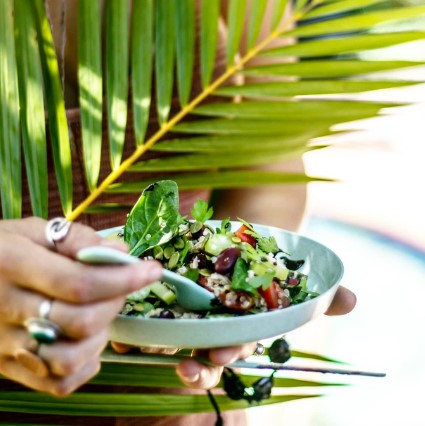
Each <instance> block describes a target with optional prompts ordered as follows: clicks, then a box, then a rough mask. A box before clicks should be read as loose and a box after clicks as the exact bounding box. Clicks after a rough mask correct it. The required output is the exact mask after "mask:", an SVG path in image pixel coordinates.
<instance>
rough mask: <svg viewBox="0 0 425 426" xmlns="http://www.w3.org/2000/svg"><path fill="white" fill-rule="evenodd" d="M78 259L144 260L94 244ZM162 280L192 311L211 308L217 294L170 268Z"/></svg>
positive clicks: (133, 261) (178, 300) (105, 261)
mask: <svg viewBox="0 0 425 426" xmlns="http://www.w3.org/2000/svg"><path fill="white" fill-rule="evenodd" d="M77 259H78V260H79V261H81V262H84V263H94V264H119V265H122V264H130V263H139V262H142V260H140V259H139V258H138V257H135V256H131V255H130V254H127V253H124V252H122V251H118V250H115V249H112V248H109V247H101V246H92V247H86V248H83V249H81V250H80V251H79V252H78V253H77ZM161 281H165V282H166V283H168V284H171V285H173V286H174V289H175V292H176V298H177V302H178V303H179V305H181V306H182V307H183V308H185V309H189V310H191V311H205V310H208V309H210V308H211V302H212V301H213V300H214V299H215V296H214V294H213V293H211V292H210V291H208V290H206V289H205V288H203V287H201V286H200V285H198V284H197V283H195V282H194V281H192V280H190V279H189V278H186V277H184V276H182V275H180V274H177V273H176V272H172V271H170V270H168V269H163V270H162V278H161Z"/></svg>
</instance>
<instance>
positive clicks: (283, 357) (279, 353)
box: [269, 339, 291, 364]
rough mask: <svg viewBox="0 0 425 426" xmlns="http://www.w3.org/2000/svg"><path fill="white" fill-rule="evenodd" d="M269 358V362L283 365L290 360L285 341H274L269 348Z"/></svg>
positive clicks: (287, 345) (289, 352)
mask: <svg viewBox="0 0 425 426" xmlns="http://www.w3.org/2000/svg"><path fill="white" fill-rule="evenodd" d="M269 358H270V361H271V362H279V363H281V364H283V363H284V362H286V361H288V359H289V358H291V350H290V349H289V344H288V342H287V341H286V340H285V339H277V340H275V341H274V342H273V343H272V345H271V346H270V348H269Z"/></svg>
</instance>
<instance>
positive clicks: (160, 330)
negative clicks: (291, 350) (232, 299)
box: [100, 220, 344, 348]
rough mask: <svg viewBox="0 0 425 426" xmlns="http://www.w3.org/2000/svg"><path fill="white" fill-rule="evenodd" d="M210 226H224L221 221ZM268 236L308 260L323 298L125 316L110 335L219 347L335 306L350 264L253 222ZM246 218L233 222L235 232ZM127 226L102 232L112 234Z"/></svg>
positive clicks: (288, 327) (311, 280)
mask: <svg viewBox="0 0 425 426" xmlns="http://www.w3.org/2000/svg"><path fill="white" fill-rule="evenodd" d="M208 224H209V225H211V226H213V227H214V228H216V227H220V224H221V221H218V220H216V221H214V220H211V221H209V222H208ZM252 225H253V227H254V229H255V230H256V231H257V232H258V233H259V234H260V235H262V236H264V237H269V236H273V237H275V238H276V241H277V244H278V246H279V247H280V248H282V249H283V250H285V251H286V252H287V253H289V257H290V258H292V259H304V260H305V264H304V265H303V267H302V268H301V269H300V271H301V272H303V273H305V274H307V275H308V288H309V289H310V290H312V291H315V292H317V293H319V296H317V297H315V298H314V299H311V300H308V301H306V302H303V303H300V304H299V305H293V306H289V307H288V308H285V309H280V310H276V311H271V312H264V313H260V314H255V315H247V316H241V317H223V318H209V319H178V320H167V319H158V318H140V317H139V318H135V317H127V316H124V315H119V316H118V317H117V318H116V319H115V320H114V321H113V322H112V324H111V327H110V339H111V340H113V341H116V342H121V343H126V344H129V345H135V346H151V347H162V348H166V347H178V348H214V347H223V346H233V345H239V344H243V343H248V342H254V341H258V340H262V339H267V338H272V337H275V336H279V335H282V334H285V333H288V332H290V331H293V330H295V329H297V328H299V327H301V326H302V325H304V324H306V323H307V322H309V321H312V320H313V319H314V318H316V317H318V316H319V315H322V314H324V313H325V312H326V310H327V309H328V307H329V305H330V304H331V302H332V300H333V297H334V295H335V292H336V290H337V288H338V283H339V281H340V280H341V278H342V275H343V272H344V267H343V264H342V262H341V260H340V258H339V257H338V256H337V255H336V254H335V253H334V252H333V251H332V250H330V249H329V248H328V247H326V246H324V245H323V244H321V243H319V242H317V241H314V240H312V239H310V238H307V237H305V236H302V235H300V234H296V233H293V232H289V231H285V230H283V229H279V228H275V227H272V226H265V225H257V224H252ZM239 227H240V222H232V230H236V229H237V228H239ZM121 229H122V227H117V228H110V229H107V230H103V231H100V234H101V235H103V236H107V235H110V234H113V233H117V232H118V231H119V230H121Z"/></svg>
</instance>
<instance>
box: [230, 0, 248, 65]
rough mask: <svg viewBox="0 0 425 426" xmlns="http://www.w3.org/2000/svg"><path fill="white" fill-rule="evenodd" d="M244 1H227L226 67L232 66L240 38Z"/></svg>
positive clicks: (243, 17)
mask: <svg viewBox="0 0 425 426" xmlns="http://www.w3.org/2000/svg"><path fill="white" fill-rule="evenodd" d="M245 9H246V0H229V7H228V11H227V25H228V28H229V30H228V31H229V33H228V42H227V51H226V62H227V66H228V67H229V66H231V65H233V62H234V60H235V56H236V53H237V52H238V49H239V44H240V41H241V37H242V31H243V24H244V20H245Z"/></svg>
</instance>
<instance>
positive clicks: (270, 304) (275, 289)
mask: <svg viewBox="0 0 425 426" xmlns="http://www.w3.org/2000/svg"><path fill="white" fill-rule="evenodd" d="M258 292H259V293H260V294H261V296H263V298H264V300H265V301H266V304H267V309H277V308H278V307H279V284H277V283H276V282H275V281H272V283H271V284H270V285H269V286H268V287H267V288H266V289H265V290H264V289H263V288H262V287H260V288H259V289H258Z"/></svg>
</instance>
